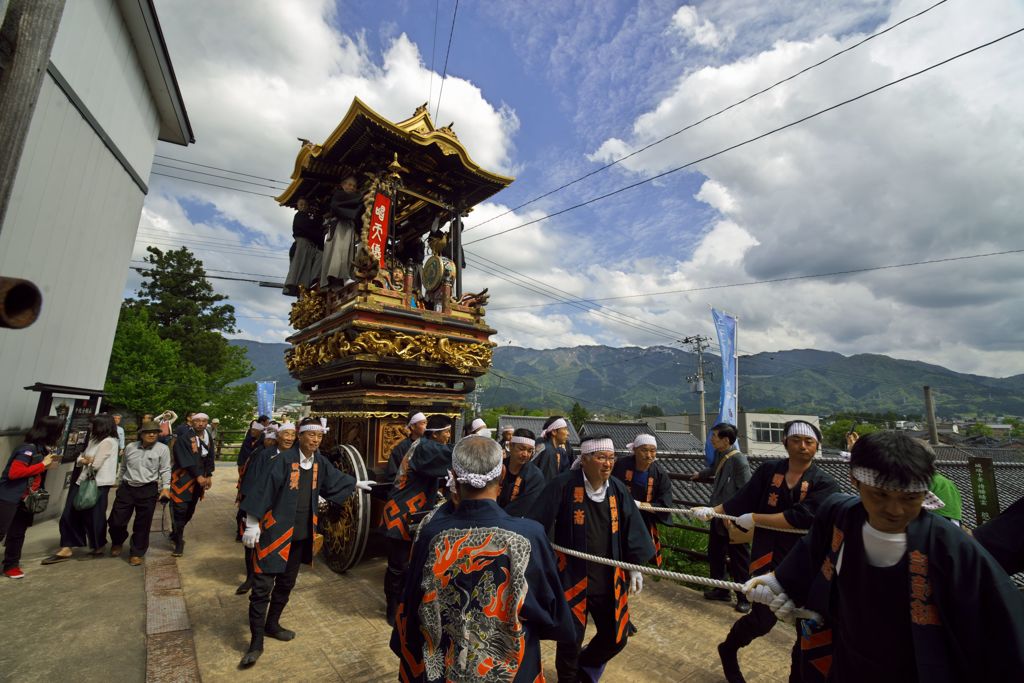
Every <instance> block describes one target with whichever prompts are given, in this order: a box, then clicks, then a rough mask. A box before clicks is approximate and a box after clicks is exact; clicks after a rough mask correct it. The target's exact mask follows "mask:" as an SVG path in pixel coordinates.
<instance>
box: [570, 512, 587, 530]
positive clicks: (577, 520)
mask: <svg viewBox="0 0 1024 683" xmlns="http://www.w3.org/2000/svg"><path fill="white" fill-rule="evenodd" d="M585 519H586V517H584V515H583V510H576V511H575V512H573V513H572V523H573V524H576V525H578V526H583V521H584V520H585Z"/></svg>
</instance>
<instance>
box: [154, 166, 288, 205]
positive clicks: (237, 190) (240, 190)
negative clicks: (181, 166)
mask: <svg viewBox="0 0 1024 683" xmlns="http://www.w3.org/2000/svg"><path fill="white" fill-rule="evenodd" d="M150 175H158V176H163V177H164V178H174V179H175V180H184V181H186V182H189V183H196V184H197V185H209V186H210V187H219V188H221V189H224V190H234V191H235V192H244V193H246V194H254V195H256V196H257V197H270V198H271V199H275V198H276V197H275V196H274V195H272V194H264V193H263V192H252V191H250V190H242V189H239V188H237V187H229V186H227V185H218V184H217V183H208V182H205V181H203V180H194V179H192V178H182V177H181V176H177V175H170V174H168V173H160V172H158V171H151V172H150ZM239 182H244V181H239Z"/></svg>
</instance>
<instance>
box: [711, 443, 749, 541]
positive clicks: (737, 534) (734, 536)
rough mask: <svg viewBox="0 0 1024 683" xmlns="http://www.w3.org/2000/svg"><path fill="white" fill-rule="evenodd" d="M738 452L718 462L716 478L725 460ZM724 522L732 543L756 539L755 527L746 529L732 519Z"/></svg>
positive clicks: (732, 451) (733, 452)
mask: <svg viewBox="0 0 1024 683" xmlns="http://www.w3.org/2000/svg"><path fill="white" fill-rule="evenodd" d="M737 453H739V451H738V450H736V449H733V450H731V451H729V452H728V453H726V454H725V456H724V457H723V458H722V461H721V462H719V463H718V467H717V468H716V469H715V478H716V479H717V478H718V473H719V472H721V471H722V468H723V467H724V466H725V461H726V460H728V459H729V458H731V457H732V456H734V455H736V454H737ZM722 523H723V524H725V528H726V530H727V531H728V532H729V543H730V544H738V543H750V542H751V541H753V540H754V530H753V529H748V530H747V531H744V530H743V529H741V528H739V527H738V526H736V524H735V523H734V522H733V521H732V520H731V519H723V520H722Z"/></svg>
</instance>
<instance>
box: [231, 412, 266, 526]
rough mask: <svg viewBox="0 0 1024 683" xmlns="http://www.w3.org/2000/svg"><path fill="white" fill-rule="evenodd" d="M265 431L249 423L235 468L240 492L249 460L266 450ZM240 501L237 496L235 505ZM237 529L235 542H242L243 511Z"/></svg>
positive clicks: (255, 421) (237, 519)
mask: <svg viewBox="0 0 1024 683" xmlns="http://www.w3.org/2000/svg"><path fill="white" fill-rule="evenodd" d="M264 431H266V427H264V426H263V423H261V422H258V421H257V420H253V421H252V422H250V423H249V431H248V432H246V434H245V437H244V438H243V439H242V445H241V446H239V447H238V460H236V461H235V467H237V468H238V483H237V484H236V485H235V488H237V489H239V490H241V488H242V480H243V479H245V470H246V468H247V467H248V465H249V458H251V457H252V456H253V455H255V454H256V453H259V452H260V451H261V450H263V449H264V448H265V446H264V445H263V432H264ZM239 500H240V499H239V498H238V497H237V496H236V500H235V505H238V501H239ZM235 527H236V528H237V529H238V533H237V534H236V535H235V540H236V541H239V542H240V541H241V540H242V532H243V531H245V514H244V513H243V512H242V510H241V509H239V510H238V513H237V514H236V515H235Z"/></svg>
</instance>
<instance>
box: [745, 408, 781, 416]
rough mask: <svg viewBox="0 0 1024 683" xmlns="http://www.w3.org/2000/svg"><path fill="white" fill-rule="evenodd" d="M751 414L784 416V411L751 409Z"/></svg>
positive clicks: (779, 409) (777, 409)
mask: <svg viewBox="0 0 1024 683" xmlns="http://www.w3.org/2000/svg"><path fill="white" fill-rule="evenodd" d="M750 412H752V413H764V414H765V415H785V414H786V411H785V410H783V409H782V408H753V409H751V411H750Z"/></svg>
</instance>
